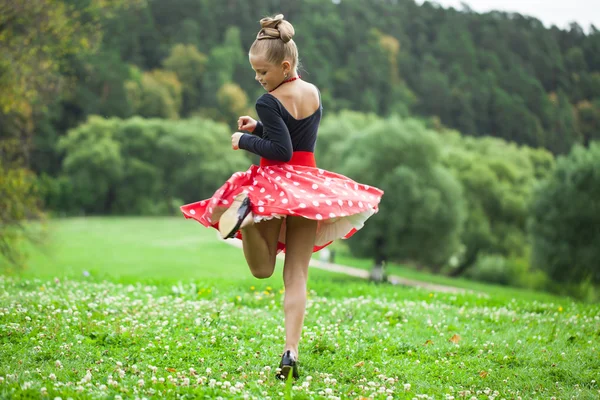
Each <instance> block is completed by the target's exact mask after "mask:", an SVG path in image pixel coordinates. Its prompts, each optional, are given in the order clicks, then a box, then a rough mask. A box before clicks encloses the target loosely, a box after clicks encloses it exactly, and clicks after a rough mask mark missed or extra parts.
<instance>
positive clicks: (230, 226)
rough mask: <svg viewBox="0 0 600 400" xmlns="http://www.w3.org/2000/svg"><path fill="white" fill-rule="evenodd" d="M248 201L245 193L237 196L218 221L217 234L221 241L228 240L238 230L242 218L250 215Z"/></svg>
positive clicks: (242, 220)
mask: <svg viewBox="0 0 600 400" xmlns="http://www.w3.org/2000/svg"><path fill="white" fill-rule="evenodd" d="M250 211H251V207H250V199H249V198H248V195H247V194H246V193H240V194H238V195H237V196H236V197H235V199H234V201H233V204H232V205H231V207H229V208H228V209H227V210H226V211H225V212H224V213H223V215H221V218H220V219H219V233H220V234H221V237H222V238H223V239H230V238H232V237H234V236H235V233H236V232H237V231H238V229H240V226H241V225H242V222H244V218H246V216H247V215H248V214H249V213H250Z"/></svg>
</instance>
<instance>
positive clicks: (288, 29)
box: [256, 14, 296, 43]
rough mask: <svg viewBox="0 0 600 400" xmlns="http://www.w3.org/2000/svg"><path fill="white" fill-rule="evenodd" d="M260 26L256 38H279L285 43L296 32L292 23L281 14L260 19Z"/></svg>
mask: <svg viewBox="0 0 600 400" xmlns="http://www.w3.org/2000/svg"><path fill="white" fill-rule="evenodd" d="M260 26H261V30H260V31H259V32H258V35H256V39H257V40H261V39H281V40H282V41H283V43H287V42H289V41H290V40H292V37H293V36H294V34H295V33H296V32H295V31H294V27H293V26H292V24H290V23H289V22H288V21H286V20H285V19H283V14H277V15H276V16H274V17H267V18H263V19H261V20H260Z"/></svg>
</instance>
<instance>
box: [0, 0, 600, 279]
mask: <svg viewBox="0 0 600 400" xmlns="http://www.w3.org/2000/svg"><path fill="white" fill-rule="evenodd" d="M279 12H281V13H283V14H285V16H286V18H288V19H289V20H290V21H291V22H292V23H293V24H294V26H295V28H296V32H297V35H296V36H295V38H294V39H295V40H296V42H297V44H298V46H299V49H300V55H301V71H300V72H301V74H302V76H303V77H304V78H305V79H306V80H308V81H310V82H313V83H315V84H317V86H318V87H319V88H320V90H321V94H322V101H323V105H324V108H325V111H326V118H325V119H324V121H323V124H322V130H321V135H320V139H319V145H318V159H319V163H320V164H321V165H322V166H323V167H325V168H328V169H332V170H335V171H339V172H342V173H346V174H348V175H350V176H351V177H354V178H356V179H357V180H361V181H365V182H369V183H370V184H373V185H376V186H379V187H381V188H383V189H384V190H385V191H386V196H384V200H383V202H382V205H381V212H380V213H379V214H378V215H376V216H375V217H374V218H373V219H372V220H371V221H370V222H369V224H368V225H367V226H366V227H365V229H364V231H363V232H362V233H361V235H360V238H358V237H357V238H355V239H353V245H352V246H351V248H352V251H353V252H355V254H358V255H364V256H377V257H381V256H383V257H384V258H386V259H390V260H396V261H402V262H407V261H409V262H412V263H414V264H416V265H417V266H418V267H426V268H429V269H432V270H434V271H442V272H445V273H448V274H454V275H462V274H466V275H470V276H472V277H476V278H478V279H486V280H492V281H496V282H499V283H505V284H517V285H523V286H534V287H538V286H542V285H544V284H545V283H544V276H541V275H539V274H540V273H541V272H540V271H546V272H547V273H548V276H549V277H550V278H552V279H555V280H569V281H573V282H580V281H582V280H588V281H597V280H598V275H597V271H595V270H593V269H590V268H592V267H591V266H593V265H595V264H594V262H593V260H596V259H598V256H600V255H598V254H597V250H595V247H594V246H593V245H590V244H589V243H594V242H593V240H594V239H595V238H596V236H597V230H594V229H596V228H594V226H595V225H594V224H593V223H592V221H593V220H594V215H595V214H594V213H595V212H596V211H597V210H598V198H599V196H598V194H597V193H596V192H594V190H596V189H594V187H597V182H598V181H597V176H596V175H597V170H596V169H597V167H596V165H600V155H599V154H598V153H599V152H598V150H597V149H598V147H597V145H595V144H594V141H595V140H600V31H598V30H597V29H596V28H595V27H593V26H592V27H591V28H590V30H589V33H587V34H586V33H584V32H583V30H582V29H581V28H580V27H579V26H577V25H572V26H571V28H570V29H568V30H560V29H558V28H556V27H552V28H545V27H544V26H543V25H542V24H541V22H540V21H538V20H536V19H535V18H531V17H526V16H521V15H518V14H506V13H500V12H491V13H487V14H477V13H474V12H472V11H470V10H469V9H468V8H465V9H463V10H460V11H458V10H455V9H443V8H441V7H439V6H437V5H436V4H434V3H429V2H425V3H424V4H423V5H417V4H416V3H415V2H414V1H413V0H398V1H379V0H371V1H368V2H365V1H359V0H342V1H333V2H329V1H320V0H298V1H293V2H289V1H281V0H268V1H267V0H248V1H241V0H232V1H226V2H221V1H216V0H184V1H178V2H170V3H167V2H165V1H164V0H163V1H161V0H146V1H142V0H108V1H102V2H90V1H86V0H50V1H40V0H35V1H32V2H29V3H28V6H27V7H24V6H23V5H20V3H18V2H0V54H1V56H2V57H0V125H1V129H0V144H2V147H0V148H1V149H2V150H1V151H2V157H3V160H2V163H1V164H0V167H1V168H2V171H1V172H2V180H0V191H2V192H3V193H8V195H7V196H4V197H3V201H5V202H6V199H10V202H11V204H10V206H8V205H4V203H2V204H3V209H2V221H0V228H1V229H2V232H10V234H3V240H5V241H6V243H4V242H2V243H3V244H2V253H3V254H4V256H5V258H6V257H9V258H10V257H14V256H11V255H10V252H9V251H8V250H6V249H14V248H15V246H14V241H15V240H16V239H14V238H16V237H17V236H14V235H17V233H15V232H18V229H17V230H15V227H18V226H20V224H22V222H23V221H24V220H27V219H31V218H34V217H35V216H36V215H39V212H38V202H37V201H36V198H35V195H34V193H36V190H37V191H38V192H39V193H41V196H42V197H43V200H44V202H45V204H46V207H47V209H48V210H50V211H52V212H55V213H57V214H66V215H73V214H144V215H148V214H150V215H156V214H166V213H172V212H174V211H175V210H177V206H178V205H179V204H181V203H182V202H187V201H193V200H197V199H200V198H202V197H208V196H210V194H211V192H212V191H213V190H214V189H215V188H216V187H217V186H218V185H219V184H220V183H221V182H222V181H223V179H225V178H226V177H227V176H228V174H230V173H231V172H233V171H235V170H240V169H245V168H246V167H247V165H248V164H249V162H250V160H251V158H250V157H247V155H245V154H244V153H243V152H232V151H231V150H230V148H229V142H228V136H229V134H230V133H231V132H232V131H233V130H234V129H235V127H236V120H237V118H238V116H240V115H242V114H253V113H254V111H253V102H254V99H256V98H257V97H258V96H259V95H260V94H261V93H262V89H261V88H260V87H259V85H257V84H256V82H255V81H254V74H253V72H252V70H251V68H250V66H249V65H248V61H247V56H246V54H247V49H248V48H249V46H250V44H251V43H252V41H253V40H254V37H255V34H256V32H257V30H258V27H259V25H258V20H259V19H260V18H261V17H262V16H265V15H270V14H274V13H279ZM458 132H460V134H459V133H458ZM572 149H574V150H573V152H572V153H570V152H571V150H572ZM567 154H570V155H569V156H568V157H565V158H563V159H561V161H560V162H559V163H558V168H557V169H556V171H554V170H553V169H554V164H555V163H554V156H555V155H567ZM15 160H16V161H15ZM594 168H596V169H594ZM32 172H33V173H32ZM34 174H35V175H37V182H35V179H34V177H35V175H34ZM574 177H575V178H576V179H575V178H574ZM574 182H575V183H574ZM577 182H579V183H577ZM594 184H595V185H596V186H594ZM7 204H8V203H7ZM571 204H581V205H582V206H580V207H574V208H568V209H566V208H565V207H566V205H571ZM596 213H597V212H596ZM530 219H531V221H529V220H530ZM528 221H529V223H528ZM596 225H597V224H596ZM528 227H530V228H531V229H528ZM559 227H560V232H559V231H558V230H557V229H559ZM10 235H13V236H10ZM11 238H13V239H11ZM586 240H587V241H586ZM590 240H591V242H589V241H590ZM531 243H533V246H532V245H531ZM596 247H597V246H596ZM375 253H377V254H375ZM532 254H533V256H532ZM531 257H533V258H531ZM530 259H532V260H533V262H532V263H531V262H530ZM15 260H17V259H16V258H15ZM530 264H531V265H530ZM533 267H535V268H537V269H536V270H535V271H534V270H532V268H533ZM565 271H570V272H568V273H567V272H565ZM536 274H537V275H536Z"/></svg>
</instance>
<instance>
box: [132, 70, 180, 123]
mask: <svg viewBox="0 0 600 400" xmlns="http://www.w3.org/2000/svg"><path fill="white" fill-rule="evenodd" d="M126 88H127V96H128V98H129V101H130V103H131V105H132V107H133V110H134V113H135V114H137V115H140V116H142V117H146V118H153V117H156V118H167V119H177V118H179V110H180V108H181V102H182V95H181V93H182V88H181V83H180V82H179V80H178V79H177V76H176V75H175V73H173V72H169V71H163V70H153V71H151V72H144V73H143V74H142V75H141V78H140V79H138V80H137V81H136V80H132V81H129V82H127V84H126Z"/></svg>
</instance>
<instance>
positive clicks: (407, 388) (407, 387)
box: [404, 383, 410, 392]
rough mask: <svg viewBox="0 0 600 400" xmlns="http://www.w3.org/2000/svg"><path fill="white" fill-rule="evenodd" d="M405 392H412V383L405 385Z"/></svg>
mask: <svg viewBox="0 0 600 400" xmlns="http://www.w3.org/2000/svg"><path fill="white" fill-rule="evenodd" d="M404 391H405V392H408V391H410V383H405V384H404Z"/></svg>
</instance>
